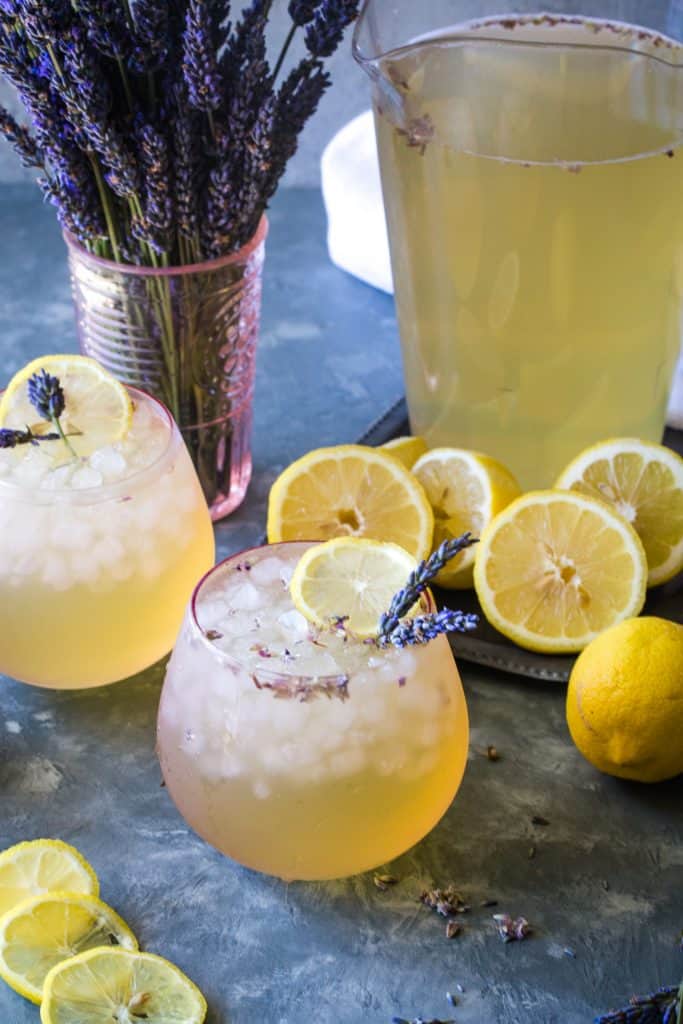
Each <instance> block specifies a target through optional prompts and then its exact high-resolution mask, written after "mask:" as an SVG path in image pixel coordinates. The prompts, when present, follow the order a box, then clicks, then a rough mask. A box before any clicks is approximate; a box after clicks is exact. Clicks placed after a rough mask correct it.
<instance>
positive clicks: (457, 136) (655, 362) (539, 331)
mask: <svg viewBox="0 0 683 1024" xmlns="http://www.w3.org/2000/svg"><path fill="white" fill-rule="evenodd" d="M475 6H476V10H477V12H478V13H479V14H480V15H481V16H480V17H478V18H477V19H476V20H467V21H466V20H465V19H466V18H467V17H468V16H471V14H472V7H473V5H472V4H469V3H466V2H465V0H462V2H454V0H425V2H424V3H420V4H416V3H414V0H366V3H365V6H364V8H363V12H362V15H361V18H360V21H359V24H358V26H357V30H356V36H355V41H354V46H355V55H356V58H357V59H358V60H359V62H360V63H361V65H362V66H363V67H364V68H365V70H366V71H367V72H368V73H369V75H370V76H371V78H372V81H373V100H374V109H375V120H376V129H377V138H378V145H379V155H380V164H381V172H382V181H383V191H384V202H385V208H386V216H387V223H388V229H389V238H390V246H391V253H392V265H393V274H394V284H395V293H396V306H397V314H398V321H399V328H400V335H401V343H402V351H403V361H404V371H405V383H406V392H407V398H408V405H409V410H410V418H411V424H412V428H413V430H414V431H415V432H416V433H419V434H422V435H424V436H425V438H426V440H427V442H428V443H429V445H430V446H437V445H458V446H462V447H469V448H475V449H479V450H481V451H485V452H487V453H488V454H490V455H493V456H495V457H497V458H498V459H500V460H501V461H502V462H503V463H505V464H506V465H507V466H509V468H510V469H511V470H512V472H513V473H514V474H515V476H516V477H517V478H518V479H519V481H520V483H521V484H522V486H524V487H527V488H529V487H539V486H541V487H544V486H550V485H552V483H553V482H554V480H555V479H556V477H557V475H558V474H559V472H560V471H561V469H562V468H563V466H564V465H566V464H567V463H568V462H569V461H570V459H571V458H572V457H574V456H575V455H576V453H577V452H579V451H580V450H581V449H583V448H585V447H586V446H587V445H590V444H592V443H595V442H597V441H599V440H602V439H605V438H607V437H612V436H615V435H630V436H636V437H641V438H646V439H649V440H653V441H659V440H660V439H661V436H662V431H663V427H664V422H665V416H666V408H667V401H668V396H669V392H670V388H671V385H672V380H673V373H674V368H675V364H676V359H677V356H678V353H679V349H680V344H681V324H682V322H683V147H682V146H681V141H682V139H683V48H682V47H681V46H680V45H679V42H678V39H679V38H680V35H681V30H683V19H682V17H681V13H680V5H679V4H677V3H672V4H671V5H668V4H667V3H662V4H654V3H652V4H650V3H645V2H641V3H638V2H630V3H629V2H626V3H624V2H623V0H584V2H578V3H572V4H571V5H569V4H568V5H567V6H569V7H571V10H572V12H574V13H572V14H563V13H562V11H563V7H564V4H563V3H562V0H559V2H558V0H545V2H543V3H542V4H539V3H537V2H532V0H526V2H524V0H522V2H521V3H517V4H514V5H512V4H511V5H510V6H511V7H512V6H514V9H515V12H516V13H515V14H509V15H505V14H501V13H500V11H501V10H504V9H505V5H504V4H499V3H498V2H492V0H489V2H486V0H482V2H481V3H479V4H477V5H475ZM541 10H542V11H543V13H541ZM667 10H669V17H668V19H667V14H666V12H667ZM551 12H555V13H551ZM577 12H579V13H577ZM677 12H678V13H677ZM487 15H488V16H487ZM625 16H626V17H628V16H631V17H632V18H633V19H634V21H637V22H639V24H626V23H624V22H623V21H617V20H616V19H617V17H621V18H624V17H625Z"/></svg>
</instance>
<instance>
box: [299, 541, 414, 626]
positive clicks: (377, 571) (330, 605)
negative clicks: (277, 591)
mask: <svg viewBox="0 0 683 1024" xmlns="http://www.w3.org/2000/svg"><path fill="white" fill-rule="evenodd" d="M416 566H417V562H416V561H415V559H414V558H411V556H410V555H409V554H408V552H407V551H404V550H403V548H400V547H399V546H398V544H386V543H381V542H380V541H375V540H362V539H360V538H358V537H337V538H336V539H335V540H328V541H327V543H325V544H315V545H314V546H313V547H311V548H309V549H308V551H306V552H305V553H304V555H302V557H301V558H300V559H299V561H298V563H297V566H296V569H295V570H294V574H293V575H292V579H291V582H290V585H289V589H290V593H291V595H292V601H293V602H294V605H295V607H296V608H297V610H298V611H300V612H301V614H302V615H305V616H306V618H307V619H308V620H309V622H313V623H315V624H316V625H317V626H329V624H330V622H332V621H333V620H334V619H336V618H338V617H339V616H344V617H345V618H346V626H347V627H348V629H349V630H350V631H351V632H352V633H354V634H355V635H356V636H359V637H371V636H377V629H378V626H379V618H380V616H381V615H382V613H383V612H385V611H387V609H388V608H389V605H390V604H391V599H392V597H393V596H394V594H395V593H396V591H397V590H400V589H401V588H402V587H404V586H405V584H406V581H407V579H408V576H409V575H410V573H411V572H412V571H413V569H415V567H416Z"/></svg>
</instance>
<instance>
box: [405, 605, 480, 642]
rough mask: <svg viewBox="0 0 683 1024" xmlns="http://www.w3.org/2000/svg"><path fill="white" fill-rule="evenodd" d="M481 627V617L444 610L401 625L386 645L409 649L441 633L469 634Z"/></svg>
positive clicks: (420, 616) (407, 620)
mask: <svg viewBox="0 0 683 1024" xmlns="http://www.w3.org/2000/svg"><path fill="white" fill-rule="evenodd" d="M478 625H479V616H478V615H472V614H468V613H466V612H461V611H451V609H450V608H444V609H443V610H442V611H440V612H436V613H435V614H434V615H419V616H418V617H417V618H415V619H406V621H405V622H401V623H399V625H398V626H396V628H395V629H392V631H391V632H390V633H389V634H388V635H387V637H386V640H385V645H386V644H390V645H391V646H392V647H399V648H401V647H408V646H413V645H414V644H426V643H428V642H429V641H430V640H433V639H434V638H435V637H437V636H440V634H441V633H468V632H470V630H473V629H476V628H477V626H478Z"/></svg>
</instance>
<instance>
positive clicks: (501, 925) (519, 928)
mask: <svg viewBox="0 0 683 1024" xmlns="http://www.w3.org/2000/svg"><path fill="white" fill-rule="evenodd" d="M493 920H494V921H495V923H496V928H497V930H498V934H499V935H500V937H501V939H502V940H503V942H514V941H517V942H521V941H522V939H525V938H526V937H527V935H530V934H531V925H530V924H529V922H528V921H527V919H526V918H525V917H516V918H514V919H513V918H512V917H510V915H509V914H494V915H493Z"/></svg>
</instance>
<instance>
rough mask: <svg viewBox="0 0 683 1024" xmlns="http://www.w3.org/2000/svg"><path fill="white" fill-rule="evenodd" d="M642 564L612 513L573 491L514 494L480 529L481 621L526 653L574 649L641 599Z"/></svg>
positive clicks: (634, 538)
mask: <svg viewBox="0 0 683 1024" xmlns="http://www.w3.org/2000/svg"><path fill="white" fill-rule="evenodd" d="M646 583H647V562H646V559H645V551H644V550H643V545H642V544H641V542H640V540H639V538H638V535H637V533H636V532H635V530H634V529H633V527H632V526H630V525H629V523H627V522H626V520H625V519H623V518H622V517H621V516H620V515H619V513H618V512H615V511H614V509H612V508H610V506H609V505H606V504H605V503H604V502H602V501H598V500H597V499H596V498H588V497H586V496H585V495H583V494H576V493H574V492H573V491H536V492H531V493H530V494H525V495H524V496H523V497H521V498H517V500H516V501H513V502H512V504H511V505H508V507H507V508H506V509H505V510H504V511H503V512H501V513H500V514H499V515H498V516H496V518H495V519H494V520H493V522H492V523H491V525H490V526H489V527H488V528H487V529H486V530H485V531H484V533H483V535H482V538H481V542H480V544H479V545H478V548H477V556H476V562H475V567H474V584H475V587H476V590H477V596H478V598H479V601H480V603H481V606H482V608H483V610H484V614H485V615H486V618H487V619H488V621H489V622H490V623H491V625H492V626H495V628H496V629H498V630H499V631H500V632H501V633H503V634H504V635H505V636H507V637H509V638H510V639H511V640H514V641H515V642H516V643H518V644H519V645H520V646H521V647H528V648H529V649H530V650H532V651H544V652H553V651H554V652H556V653H561V652H567V653H568V652H571V651H580V650H582V649H583V648H584V647H585V646H586V644H588V643H589V642H590V641H591V640H592V639H593V638H594V637H596V636H597V635H598V634H599V633H602V631H603V630H605V629H607V628H608V627H609V626H613V625H614V624H615V623H616V622H621V621H622V619H626V618H629V617H630V616H632V615H637V614H638V613H639V612H640V610H641V608H642V607H643V602H644V600H645V587H646Z"/></svg>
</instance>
